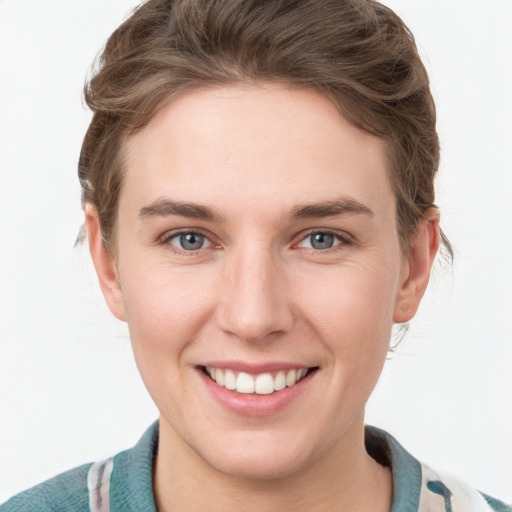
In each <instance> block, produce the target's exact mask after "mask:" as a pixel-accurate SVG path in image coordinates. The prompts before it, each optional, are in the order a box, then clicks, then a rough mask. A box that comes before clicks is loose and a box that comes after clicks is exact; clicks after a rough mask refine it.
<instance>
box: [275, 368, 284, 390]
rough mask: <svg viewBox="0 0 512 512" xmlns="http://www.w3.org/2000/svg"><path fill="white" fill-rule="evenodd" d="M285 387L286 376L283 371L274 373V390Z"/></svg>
mask: <svg viewBox="0 0 512 512" xmlns="http://www.w3.org/2000/svg"><path fill="white" fill-rule="evenodd" d="M285 387H286V377H285V375H284V372H279V373H278V374H277V375H276V378H275V381H274V389H275V390H276V391H281V389H284V388H285Z"/></svg>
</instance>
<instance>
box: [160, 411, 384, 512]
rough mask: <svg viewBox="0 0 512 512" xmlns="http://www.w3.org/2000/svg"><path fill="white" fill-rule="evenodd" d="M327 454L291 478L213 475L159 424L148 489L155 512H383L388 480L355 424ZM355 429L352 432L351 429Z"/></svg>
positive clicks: (361, 425) (169, 427)
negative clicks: (152, 474) (248, 477)
mask: <svg viewBox="0 0 512 512" xmlns="http://www.w3.org/2000/svg"><path fill="white" fill-rule="evenodd" d="M355 423H357V425H354V426H351V428H350V429H349V430H348V431H347V432H346V433H345V434H344V435H343V437H342V438H341V439H340V440H339V442H338V443H337V444H336V445H335V446H333V447H332V449H331V450H330V451H329V452H328V453H327V454H324V455H323V456H321V457H320V458H319V459H317V460H315V461H314V462H312V463H311V464H310V465H309V466H307V467H305V468H303V469H301V470H300V471H297V472H294V473H293V474H290V475H286V476H283V477H281V478H274V479H247V478H240V477H237V476H233V475H227V474H225V473H221V472H220V471H218V470H216V469H215V468H214V467H212V466H211V465H210V464H208V463H207V462H206V461H204V460H203V459H202V458H201V457H200V456H199V455H198V454H197V453H196V452H194V451H193V450H192V449H191V448H190V447H189V446H188V445H187V444H186V443H185V442H184V441H183V440H182V439H181V438H180V437H179V436H177V435H176V433H175V432H174V431H173V429H172V427H171V426H169V425H168V424H167V423H166V422H165V420H163V419H161V420H160V437H159V445H158V454H157V457H156V461H155V472H154V490H155V498H156V504H157V509H158V511H159V512H170V511H173V512H185V511H186V512H191V511H203V510H210V511H212V512H217V511H219V512H220V511H225V510H244V511H245V512H270V511H275V510H279V511H280V512H288V511H290V512H291V511H293V512H301V511H304V512H305V511H307V512H320V511H326V512H327V511H329V512H332V511H338V510H339V511H342V510H350V511H353V512H357V511H367V510H372V511H374V512H389V511H390V510H391V501H392V477H391V471H390V470H389V468H385V467H383V466H381V465H380V464H378V463H377V462H376V461H375V460H374V459H372V458H371V457H370V456H369V455H368V454H367V452H366V449H365V447H364V427H363V421H362V418H361V421H360V422H355ZM355 427H357V428H355Z"/></svg>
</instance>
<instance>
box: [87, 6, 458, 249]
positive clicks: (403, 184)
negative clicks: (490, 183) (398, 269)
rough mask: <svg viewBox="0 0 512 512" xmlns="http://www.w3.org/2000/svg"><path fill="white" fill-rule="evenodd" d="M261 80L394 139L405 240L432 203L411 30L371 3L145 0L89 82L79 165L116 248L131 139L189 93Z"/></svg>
mask: <svg viewBox="0 0 512 512" xmlns="http://www.w3.org/2000/svg"><path fill="white" fill-rule="evenodd" d="M258 82H259V83H278V84H284V85H288V86H291V87H299V88H310V89H314V90H316V91H318V92H320V93H321V94H323V95H324V96H325V97H327V98H328V99H329V100H330V101H332V102H333V103H334V105H335V106H336V107H337V108H338V109H339V111H340V113H341V115H343V116H344V117H345V118H346V119H347V120H348V121H349V122H350V123H352V124H353V125H354V126H356V127H358V128H360V129H362V130H364V131H366V132H368V133H371V134H373V135H375V136H377V137H379V138H381V139H383V140H384V141H385V142H386V144H387V148H388V154H389V169H390V175H389V179H390V182H391V184H392V188H393V191H394V194H395V197H396V205H397V229H398V233H399V236H400V240H401V243H402V247H403V248H404V250H406V249H407V247H408V244H409V240H410V237H411V234H412V233H413V232H414V231H415V229H416V227H417V224H418V221H419V220H420V219H421V218H422V217H423V216H424V214H425V212H426V210H427V209H429V208H431V207H432V206H434V177H435V174H436V172H437V169H438V166H439V141H438V136H437V133H436V129H435V123H436V116H435V107H434V102H433V99H432V96H431V93H430V88H429V80H428V75H427V72H426V70H425V68H424V66H423V64H422V62H421V60H420V58H419V56H418V52H417V48H416V45H415V42H414V38H413V36H412V34H411V33H410V31H409V30H408V28H407V27H406V26H405V25H404V23H403V22H402V20H401V19H400V18H399V17H398V16H397V15H396V14H395V13H394V12H393V11H391V10H390V9H389V8H387V7H385V6H384V5H382V4H380V3H379V2H377V1H374V0H148V1H146V2H144V3H142V4H141V5H140V6H139V7H138V8H137V9H135V10H134V12H133V13H132V14H131V15H130V17H129V18H128V19H127V20H126V21H125V22H124V23H123V24H122V25H121V26H120V27H119V28H118V29H117V30H116V31H115V32H114V33H113V34H112V35H111V37H110V38H109V39H108V41H107V44H106V46H105V48H104V50H103V53H102V54H101V56H100V58H99V60H98V62H97V65H96V69H95V71H94V73H93V76H92V78H91V79H90V81H89V82H88V83H87V84H86V86H85V100H86V102H87V104H88V105H89V107H90V108H91V110H92V111H93V114H94V115H93V118H92V122H91V124H90V126H89V129H88V131H87V134H86V136H85V139H84V142H83V146H82V152H81V155H80V162H79V178H80V183H81V186H82V201H83V203H86V202H91V203H92V204H94V205H95V206H96V208H97V210H98V212H99V218H100V223H101V230H102V235H103V239H104V243H105V246H106V247H107V249H109V250H110V249H112V248H113V246H114V244H115V241H114V240H115V227H116V216H117V208H118V202H119V193H120V190H121V187H122V181H123V152H122V149H123V145H124V143H125V141H126V139H127V138H128V137H130V136H131V135H133V134H135V133H136V132H137V131H138V130H140V129H142V128H143V127H144V126H146V125H147V124H148V123H149V121H150V120H151V119H152V118H153V116H154V115H155V114H156V113H157V112H158V111H159V109H161V108H162V106H163V105H164V104H165V103H167V102H169V101H170V100H172V98H173V97H175V96H176V95H178V94H180V93H183V92H186V91H190V90H193V89H196V88H200V87H211V86H219V85H233V84H247V83H250V84H254V83H258ZM283 143H284V142H283ZM443 238H444V237H443ZM444 242H445V245H446V247H447V248H448V250H450V246H449V243H448V242H447V241H446V240H444Z"/></svg>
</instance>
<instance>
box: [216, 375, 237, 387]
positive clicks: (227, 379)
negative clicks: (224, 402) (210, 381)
mask: <svg viewBox="0 0 512 512" xmlns="http://www.w3.org/2000/svg"><path fill="white" fill-rule="evenodd" d="M217 384H218V382H217ZM224 387H225V388H226V389H230V390H231V391H233V390H235V389H236V377H235V374H234V373H233V372H232V371H231V370H226V374H225V375H224Z"/></svg>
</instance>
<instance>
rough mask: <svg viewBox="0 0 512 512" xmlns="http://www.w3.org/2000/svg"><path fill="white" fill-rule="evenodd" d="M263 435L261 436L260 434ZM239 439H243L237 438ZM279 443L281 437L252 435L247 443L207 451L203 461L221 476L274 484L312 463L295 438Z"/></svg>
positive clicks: (232, 442) (308, 451)
mask: <svg viewBox="0 0 512 512" xmlns="http://www.w3.org/2000/svg"><path fill="white" fill-rule="evenodd" d="M262 434H263V433H262ZM241 437H242V438H243V437H244V436H241ZM286 437H288V439H284V440H283V439H282V438H281V436H275V435H274V436H272V435H270V436H269V435H268V433H267V435H261V436H258V435H254V432H253V433H252V434H251V436H249V438H250V439H247V440H242V439H240V440H239V441H240V442H236V441H235V442H234V441H233V438H230V442H229V444H226V445H225V446H220V447H219V448H218V449H216V450H211V449H210V450H208V453H206V454H204V456H203V460H205V461H206V462H207V463H208V464H209V465H210V466H211V467H213V468H214V469H215V470H217V471H219V472H220V473H223V474H225V475H228V476H231V477H234V478H242V479H247V480H267V481H268V480H278V479H282V478H286V477H288V476H290V475H292V474H295V473H297V472H299V471H301V470H302V469H304V468H305V467H307V466H308V465H309V464H310V463H311V462H312V460H313V459H314V456H313V453H311V450H308V449H305V448H304V443H302V442H300V441H299V439H298V436H297V437H295V438H293V437H292V438H291V439H290V436H286Z"/></svg>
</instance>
